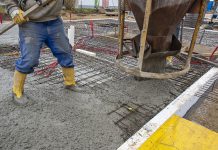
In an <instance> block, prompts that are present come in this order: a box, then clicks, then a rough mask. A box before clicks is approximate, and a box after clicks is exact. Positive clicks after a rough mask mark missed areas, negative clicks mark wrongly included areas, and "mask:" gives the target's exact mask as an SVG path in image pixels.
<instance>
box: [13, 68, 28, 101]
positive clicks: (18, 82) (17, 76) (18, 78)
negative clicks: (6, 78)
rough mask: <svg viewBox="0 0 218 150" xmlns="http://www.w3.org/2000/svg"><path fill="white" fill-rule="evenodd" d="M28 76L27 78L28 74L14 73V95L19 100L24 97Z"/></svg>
mask: <svg viewBox="0 0 218 150" xmlns="http://www.w3.org/2000/svg"><path fill="white" fill-rule="evenodd" d="M26 76H27V75H26V74H23V73H21V72H19V71H15V73H14V85H13V93H14V95H15V96H16V97H17V98H21V97H22V96H23V90H24V83H25V80H26Z"/></svg>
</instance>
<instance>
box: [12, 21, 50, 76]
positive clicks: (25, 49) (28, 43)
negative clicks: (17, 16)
mask: <svg viewBox="0 0 218 150" xmlns="http://www.w3.org/2000/svg"><path fill="white" fill-rule="evenodd" d="M44 28H45V27H44V26H43V24H42V23H32V22H28V23H24V24H23V25H21V26H20V27H19V39H20V41H19V46H20V54H21V55H20V58H19V59H18V60H17V61H16V65H15V67H16V70H17V71H19V72H22V73H24V74H29V73H32V72H33V71H34V70H33V68H34V67H36V66H37V65H38V64H39V56H40V49H41V47H42V44H43V42H44V41H45V39H46V30H45V29H44ZM43 30H45V31H43Z"/></svg>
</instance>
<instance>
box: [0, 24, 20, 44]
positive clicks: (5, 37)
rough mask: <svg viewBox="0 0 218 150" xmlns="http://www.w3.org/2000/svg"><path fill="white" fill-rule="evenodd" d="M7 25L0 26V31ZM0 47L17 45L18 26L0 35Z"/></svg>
mask: <svg viewBox="0 0 218 150" xmlns="http://www.w3.org/2000/svg"><path fill="white" fill-rule="evenodd" d="M7 25H8V23H3V24H0V30H1V29H2V28H3V27H5V26H7ZM0 38H1V40H0V45H1V44H3V45H17V44H18V26H15V27H13V28H11V29H10V30H9V31H7V32H5V33H4V34H2V35H1V37H0Z"/></svg>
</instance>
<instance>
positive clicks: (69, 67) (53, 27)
mask: <svg viewBox="0 0 218 150" xmlns="http://www.w3.org/2000/svg"><path fill="white" fill-rule="evenodd" d="M47 30H48V39H47V41H46V44H47V45H48V46H49V47H50V48H51V51H52V53H53V54H54V56H55V57H56V58H57V59H58V63H59V64H60V65H61V66H62V71H63V75H64V84H65V85H66V87H67V88H72V87H75V85H76V82H75V73H74V63H73V54H72V47H71V45H70V43H69V40H68V38H67V36H66V34H65V32H64V27H63V22H62V20H61V19H57V20H54V21H50V22H49V23H48V27H47Z"/></svg>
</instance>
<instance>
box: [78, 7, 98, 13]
mask: <svg viewBox="0 0 218 150" xmlns="http://www.w3.org/2000/svg"><path fill="white" fill-rule="evenodd" d="M97 12H98V10H96V9H91V8H76V9H75V10H74V13H83V14H93V13H97Z"/></svg>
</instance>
